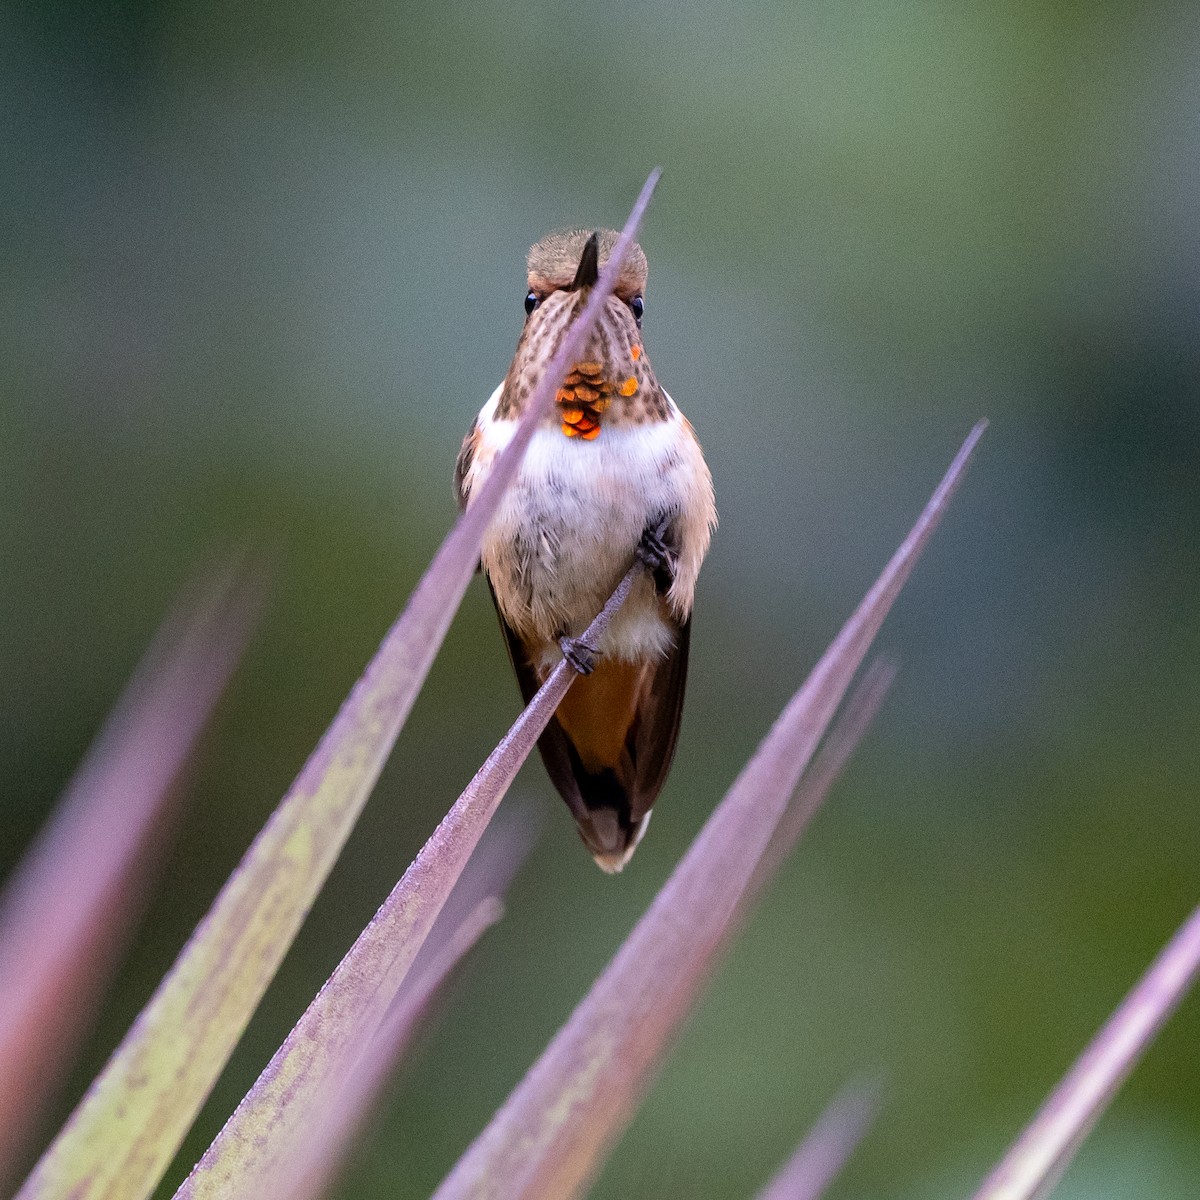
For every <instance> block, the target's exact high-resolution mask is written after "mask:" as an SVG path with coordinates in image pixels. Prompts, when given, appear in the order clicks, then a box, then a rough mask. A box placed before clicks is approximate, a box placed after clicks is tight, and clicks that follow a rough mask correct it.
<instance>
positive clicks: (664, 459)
mask: <svg viewBox="0 0 1200 1200" xmlns="http://www.w3.org/2000/svg"><path fill="white" fill-rule="evenodd" d="M506 425H507V426H509V428H508V429H504V428H503V426H506ZM511 425H512V423H511V422H492V423H491V428H490V429H489V430H488V436H487V441H488V443H490V444H489V445H488V447H487V449H488V450H490V451H491V453H490V454H487V455H486V459H487V460H488V462H489V465H490V460H491V458H492V457H494V454H495V453H497V452H498V451H499V450H500V449H501V448H502V446H503V445H504V444H507V441H508V438H509V437H510V436H511V433H512V429H511ZM677 438H678V429H677V428H676V427H675V425H674V423H673V422H661V423H657V424H654V425H641V426H633V427H630V428H617V429H613V428H608V429H604V430H603V431H602V433H601V435H600V436H599V437H598V438H596V440H595V441H591V442H588V441H584V440H582V439H579V438H567V437H565V436H564V435H563V434H562V433H561V431H559V430H558V429H557V428H545V429H540V430H538V431H537V432H536V433H535V434H534V436H533V440H532V442H531V444H530V447H529V450H528V452H527V453H526V456H525V461H524V463H523V464H522V466H521V471H520V474H519V475H518V477H517V480H516V481H515V483H514V484H513V486H512V488H511V489H510V490H509V492H508V495H507V496H506V497H505V499H504V501H503V502H502V504H501V507H500V510H499V511H498V513H497V514H496V516H495V518H494V519H493V521H492V524H491V525H490V527H489V528H488V531H487V534H486V535H485V537H484V542H483V551H482V559H483V566H484V569H485V570H486V571H487V573H488V578H489V579H490V580H491V583H492V587H493V588H494V589H495V592H496V598H497V601H498V602H499V605H500V609H501V611H502V612H503V613H504V617H505V619H506V620H507V621H508V623H509V624H510V625H511V626H512V627H513V628H514V629H515V630H516V631H517V632H518V633H519V634H521V635H522V636H523V637H525V638H526V639H531V640H537V641H539V642H542V643H543V644H544V645H545V649H546V661H547V664H548V663H549V662H551V661H553V660H554V659H556V658H557V656H558V655H557V648H556V645H555V643H556V640H557V638H558V637H559V636H560V635H561V634H564V633H566V634H570V635H572V636H575V635H578V634H580V633H582V632H583V630H584V629H585V628H586V627H587V625H588V623H589V622H590V621H591V620H592V618H593V617H594V616H595V615H596V613H597V612H599V610H600V608H601V607H602V606H603V604H604V602H605V600H607V599H608V597H609V595H610V594H611V592H612V590H613V588H614V587H615V586H616V584H617V582H618V581H619V580H620V578H621V576H622V575H623V574H624V573H625V571H626V570H628V568H629V565H630V563H631V562H632V561H633V553H634V550H635V548H636V547H637V544H638V541H639V540H640V538H641V536H642V532H643V530H644V529H645V528H646V525H647V523H648V522H649V521H650V520H652V519H655V518H657V517H659V516H661V515H663V514H667V513H677V512H678V511H679V510H680V507H681V502H682V497H681V495H680V493H679V490H678V488H677V486H675V484H674V482H673V476H674V474H675V471H674V468H675V466H676V464H677V462H678V459H679V455H678V453H677V449H676V447H677ZM481 457H483V456H481ZM477 465H479V466H482V465H483V464H482V463H479V464H477ZM479 482H480V480H479V479H474V480H472V485H473V486H475V485H477V484H478V483H479ZM675 628H676V626H675V623H674V621H672V620H671V618H670V616H669V611H668V609H667V607H666V605H665V604H664V603H663V601H661V600H660V599H659V597H658V596H657V594H656V592H655V590H654V585H653V583H652V582H651V580H650V579H649V578H646V579H643V580H642V581H640V582H639V584H638V586H637V588H636V589H635V591H634V593H633V594H632V595H631V596H630V598H629V600H628V601H627V602H626V603H625V605H624V607H623V608H622V610H621V612H620V613H619V614H618V616H617V618H616V619H615V620H614V621H613V624H612V625H611V626H610V627H609V631H608V634H607V635H606V637H605V639H604V642H603V643H602V645H601V646H600V647H599V649H600V650H601V652H602V653H604V654H606V655H608V656H610V657H614V658H621V659H625V660H637V659H644V658H646V657H648V656H651V655H661V654H664V653H665V652H666V651H667V650H668V649H669V648H670V646H671V644H672V642H673V641H674V636H675Z"/></svg>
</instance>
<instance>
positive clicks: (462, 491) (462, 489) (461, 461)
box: [454, 417, 479, 512]
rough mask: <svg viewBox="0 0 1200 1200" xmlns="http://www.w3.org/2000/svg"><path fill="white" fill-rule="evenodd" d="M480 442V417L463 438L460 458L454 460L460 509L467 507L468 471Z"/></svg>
mask: <svg viewBox="0 0 1200 1200" xmlns="http://www.w3.org/2000/svg"><path fill="white" fill-rule="evenodd" d="M478 442H479V418H478V417H476V418H475V420H474V421H472V422H471V428H470V429H468V430H467V436H466V437H465V438H463V444H462V448H461V449H460V450H459V452H458V458H456V459H455V460H454V499H455V500H456V501H457V502H458V511H459V512H462V511H463V509H465V508H466V507H467V490H466V486H465V485H466V482H467V472H468V471H469V470H470V469H471V460H472V459H473V458H474V457H475V447H476V445H477V444H478Z"/></svg>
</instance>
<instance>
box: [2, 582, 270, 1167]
mask: <svg viewBox="0 0 1200 1200" xmlns="http://www.w3.org/2000/svg"><path fill="white" fill-rule="evenodd" d="M259 599H260V588H259V587H258V586H257V582H256V581H255V580H253V579H251V578H250V577H248V576H247V575H246V574H245V573H244V572H239V571H238V570H237V569H236V568H234V567H229V568H227V569H226V570H224V571H222V572H220V573H218V574H216V575H214V576H213V578H212V579H211V580H209V581H208V582H207V584H205V585H204V586H203V587H202V588H201V589H200V591H199V593H198V594H197V595H196V596H195V597H194V598H193V599H192V600H191V601H190V602H184V603H181V604H180V605H179V606H178V608H177V610H176V611H175V613H174V614H173V615H172V616H171V617H169V618H168V619H167V620H166V621H165V622H164V623H163V625H162V626H161V628H160V629H159V632H158V634H157V635H156V637H155V640H154V643H153V644H152V646H151V648H150V649H149V650H148V651H147V653H146V655H145V656H144V658H143V659H142V662H141V663H140V664H139V666H138V669H137V671H136V672H135V674H134V676H133V678H132V679H131V680H130V682H129V684H128V685H127V687H126V688H125V690H124V692H123V693H122V695H121V698H120V699H119V700H118V702H117V704H116V706H115V707H114V709H113V711H112V713H111V714H110V715H109V718H108V720H107V721H106V723H105V726H104V728H103V730H102V731H101V732H100V735H99V736H98V737H97V739H96V741H95V742H94V743H93V745H92V747H91V749H90V750H89V751H88V753H87V756H86V758H85V759H84V761H83V763H82V764H81V765H80V768H79V770H78V771H77V772H76V774H75V776H74V778H73V779H72V780H71V782H70V783H69V784H68V785H67V789H66V791H65V793H64V794H63V797H62V799H61V800H60V801H59V804H58V807H57V808H56V810H55V812H54V814H53V816H52V817H51V820H50V822H49V824H48V825H47V827H46V828H45V829H44V830H43V831H42V833H41V835H40V836H39V838H38V840H37V841H36V842H35V844H34V845H33V847H32V848H31V849H30V851H29V852H28V853H27V855H26V857H25V859H24V860H23V861H22V863H21V864H20V866H19V867H18V869H17V871H16V873H15V875H14V877H13V878H12V880H11V881H10V882H9V884H8V885H7V887H6V888H5V891H4V893H3V895H2V896H0V979H3V980H4V986H3V987H2V988H0V1188H2V1187H3V1184H4V1181H5V1180H7V1179H9V1178H11V1175H12V1172H13V1171H14V1169H15V1168H16V1166H17V1163H18V1160H19V1158H20V1156H21V1154H22V1153H23V1152H24V1151H25V1150H27V1149H28V1147H29V1142H30V1140H31V1137H32V1135H33V1132H34V1130H35V1129H36V1125H37V1122H38V1120H39V1118H40V1117H41V1115H42V1112H43V1110H44V1107H45V1105H46V1103H47V1101H48V1100H49V1098H50V1096H51V1095H52V1094H53V1092H54V1090H55V1088H56V1087H57V1085H58V1084H59V1083H60V1082H61V1079H62V1076H63V1074H64V1072H65V1069H66V1068H67V1067H68V1066H69V1065H70V1063H71V1061H72V1059H73V1058H74V1056H75V1052H76V1050H77V1049H78V1048H79V1045H80V1042H81V1041H82V1039H83V1036H84V1034H85V1033H86V1032H87V1029H88V1027H89V1026H90V1024H91V1020H92V1017H93V1015H94V1013H95V1010H96V1008H97V1006H98V1004H99V1001H100V998H101V996H102V994H103V992H104V990H105V988H106V985H107V983H108V981H109V979H110V977H111V976H112V974H113V972H114V971H115V969H116V966H117V963H118V961H119V959H120V956H121V954H122V951H123V950H124V948H125V945H126V943H127V941H128V940H129V938H130V937H131V936H132V932H133V929H134V928H135V927H136V924H137V922H138V919H139V918H140V916H141V913H142V909H143V907H144V903H145V901H146V899H147V892H148V890H149V883H150V880H151V877H152V876H153V875H154V874H155V871H156V869H157V868H158V867H159V866H160V865H161V862H162V859H163V857H164V855H165V851H166V848H167V845H168V844H169V837H168V836H166V834H167V828H168V827H169V825H170V815H171V811H170V810H171V809H172V808H173V807H174V805H173V803H172V800H173V799H174V790H175V784H176V781H177V780H178V778H179V776H180V773H181V771H182V770H183V768H184V765H185V763H186V761H187V759H188V758H189V756H190V754H191V752H192V750H193V748H194V747H195V745H196V742H197V740H198V738H199V737H200V734H201V732H202V730H203V729H204V726H205V725H206V724H207V722H208V719H209V717H210V716H211V714H212V711H213V709H214V708H215V706H216V704H217V701H218V700H219V699H220V697H221V695H222V693H223V692H224V690H225V687H226V685H227V684H228V682H229V679H230V677H231V676H232V674H233V671H234V669H235V668H236V666H237V664H238V662H239V661H240V659H241V656H242V651H243V650H244V649H245V646H246V642H247V641H248V640H249V637H250V634H251V632H252V630H253V628H254V625H255V623H256V617H257V612H258V608H259Z"/></svg>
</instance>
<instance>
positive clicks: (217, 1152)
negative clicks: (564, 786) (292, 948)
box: [175, 563, 644, 1200]
mask: <svg viewBox="0 0 1200 1200" xmlns="http://www.w3.org/2000/svg"><path fill="white" fill-rule="evenodd" d="M643 569H644V568H643V567H642V566H641V564H640V563H635V564H634V565H633V566H632V567H630V569H629V571H628V572H627V573H626V575H625V577H624V578H623V579H622V580H621V582H620V583H619V584H618V585H617V588H616V590H615V591H614V592H613V594H612V595H611V596H610V597H609V599H608V602H607V603H606V604H605V606H604V609H603V610H602V611H601V613H600V614H599V615H598V616H597V617H596V619H595V620H594V621H593V622H592V623H591V625H589V626H588V628H587V630H586V631H585V632H584V634H583V637H584V640H585V641H586V642H588V643H589V644H591V645H595V644H596V643H597V642H598V641H599V640H600V638H601V637H602V636H603V634H604V631H605V629H607V627H608V624H609V622H610V621H611V620H612V618H613V616H615V614H616V612H617V610H618V609H619V608H620V607H621V605H622V604H623V603H624V602H625V600H626V598H627V597H628V595H629V592H630V591H631V589H632V587H633V585H634V583H635V582H636V580H637V579H638V577H639V576H640V574H641V572H642V570H643ZM575 678H576V675H575V672H574V670H573V669H572V668H571V667H570V666H569V665H568V663H567V662H566V660H565V659H564V660H562V661H560V662H559V663H558V665H557V666H556V667H555V668H554V670H553V671H552V672H551V673H550V676H549V678H548V679H547V680H546V682H545V683H544V684H543V685H542V686H541V688H540V689H539V690H538V692H537V694H536V695H535V696H534V697H533V699H532V700H531V701H530V702H529V704H528V705H527V706H526V707H525V709H524V710H523V711H522V713H521V715H520V716H519V717H518V718H517V720H516V722H515V723H514V724H513V726H512V728H511V729H510V730H509V731H508V733H507V734H505V736H504V737H503V738H502V739H501V741H500V744H499V745H498V746H497V747H496V749H495V750H493V751H492V753H491V754H490V755H489V756H488V758H487V761H486V762H485V763H484V764H483V766H482V767H480V768H479V770H478V771H477V772H476V773H475V776H474V778H473V779H472V780H471V782H470V783H469V784H468V785H467V787H466V788H465V789H464V790H463V792H462V794H461V795H460V796H459V798H458V799H457V800H456V801H455V803H454V806H453V807H452V808H451V809H450V811H449V813H447V814H446V816H445V818H444V819H443V820H442V823H441V824H440V825H439V826H438V827H437V829H436V830H434V832H433V834H432V835H431V836H430V838H429V840H428V841H427V842H426V843H425V845H424V846H423V847H422V848H421V851H420V853H419V854H418V855H417V857H416V859H415V860H414V861H413V862H412V864H411V865H410V866H409V868H408V870H407V871H405V872H404V876H403V878H402V879H401V880H400V882H399V883H398V884H396V886H395V887H394V888H393V889H392V891H391V894H390V895H389V896H388V898H387V899H386V900H385V901H384V902H383V904H382V905H380V907H379V911H378V912H377V913H376V914H375V916H374V917H372V918H371V921H370V923H369V924H368V925H367V927H366V929H364V930H363V932H362V933H361V934H359V936H358V939H357V940H356V941H355V943H354V945H353V946H352V947H351V948H350V950H349V951H348V952H347V954H346V956H345V958H343V959H342V961H341V962H340V963H339V964H338V966H337V968H336V970H335V971H334V972H333V974H332V975H331V976H330V977H329V979H328V980H327V981H326V983H325V986H324V987H323V988H322V989H321V991H320V992H319V993H318V994H317V996H316V998H315V999H314V1000H313V1001H312V1003H311V1004H310V1005H309V1006H308V1008H307V1010H306V1011H305V1013H304V1015H303V1016H302V1017H301V1018H300V1020H299V1021H297V1023H296V1025H295V1027H294V1028H293V1029H292V1031H291V1032H290V1033H289V1034H288V1036H287V1038H286V1039H285V1040H284V1043H283V1045H282V1046H280V1048H279V1049H278V1050H277V1051H276V1052H275V1054H274V1056H273V1057H272V1059H271V1061H270V1063H268V1064H267V1066H266V1068H265V1069H264V1070H263V1072H262V1074H261V1075H260V1076H259V1077H258V1079H257V1080H256V1081H255V1084H254V1086H253V1087H252V1088H251V1089H250V1091H249V1092H248V1093H247V1094H246V1096H245V1097H244V1098H243V1100H242V1102H241V1104H239V1105H238V1107H237V1109H236V1111H235V1112H234V1114H233V1116H232V1117H230V1118H229V1120H228V1121H227V1122H226V1123H225V1126H224V1128H223V1129H222V1130H221V1132H220V1133H219V1134H218V1135H217V1136H216V1138H214V1139H213V1142H212V1144H211V1145H210V1146H209V1147H208V1149H207V1150H206V1151H205V1152H204V1156H203V1157H202V1158H201V1159H200V1161H199V1162H198V1163H197V1164H196V1166H195V1168H194V1169H193V1170H192V1173H191V1174H190V1175H189V1176H188V1177H187V1179H186V1180H184V1182H183V1183H182V1184H181V1185H180V1187H179V1190H178V1191H177V1192H176V1193H175V1200H215V1198H216V1197H229V1196H233V1195H241V1194H243V1193H245V1192H246V1191H247V1189H249V1191H250V1192H251V1193H252V1192H253V1191H254V1188H255V1187H256V1186H257V1184H256V1181H257V1180H261V1179H266V1178H269V1177H270V1176H271V1174H272V1172H273V1171H275V1170H276V1169H278V1166H279V1163H280V1162H281V1159H282V1158H283V1156H284V1155H285V1154H286V1152H287V1144H288V1138H289V1135H290V1130H292V1129H294V1128H296V1127H302V1126H303V1125H304V1124H305V1123H306V1122H308V1121H310V1120H313V1119H315V1118H316V1114H317V1113H318V1112H319V1109H320V1105H321V1101H322V1098H323V1097H324V1096H325V1095H326V1094H327V1093H328V1091H329V1090H330V1088H331V1087H337V1086H338V1085H339V1082H340V1079H341V1077H342V1076H343V1075H344V1073H345V1070H346V1064H347V1063H348V1062H350V1061H352V1060H353V1058H354V1055H355V1052H356V1051H355V1048H356V1047H357V1046H359V1045H361V1044H362V1041H363V1039H364V1038H369V1037H371V1036H373V1034H374V1031H375V1030H376V1029H377V1028H378V1026H379V1023H380V1022H381V1021H382V1020H383V1019H384V1014H385V1012H386V1010H387V1006H388V1005H389V1004H390V1002H391V1001H390V997H392V996H394V995H395V994H396V992H397V990H398V989H399V988H400V987H401V985H402V984H404V982H405V981H406V976H407V974H408V971H409V969H410V967H411V966H412V963H413V960H414V956H415V955H416V953H417V951H418V950H419V949H420V948H421V947H422V944H423V943H424V942H425V939H426V938H427V936H428V934H429V931H430V929H431V928H432V927H433V925H434V922H435V921H436V920H437V918H438V917H439V915H440V914H441V912H442V911H443V906H444V905H445V904H446V903H447V901H448V898H449V897H451V896H452V894H453V891H454V890H455V887H456V884H457V881H458V879H459V876H460V875H461V873H462V872H463V870H464V868H465V867H466V865H467V861H468V859H469V858H470V856H471V854H472V852H473V851H474V849H475V846H476V845H477V843H478V841H479V839H480V837H481V836H482V834H483V832H484V830H485V829H486V828H487V826H488V822H489V821H490V820H491V818H492V815H493V813H495V811H496V807H497V805H499V803H500V801H501V800H502V799H503V797H504V794H505V793H506V792H507V790H508V788H509V786H510V785H511V783H512V781H513V779H515V778H516V774H517V772H518V771H519V770H520V769H521V765H522V764H523V763H524V761H525V759H526V758H527V757H528V756H529V754H530V752H531V751H532V750H533V747H534V746H535V745H536V743H537V739H538V737H539V735H540V734H541V732H542V730H543V729H545V727H546V723H547V722H548V721H549V720H550V717H551V716H552V715H553V714H554V711H555V710H556V709H557V708H558V705H559V702H560V701H561V700H562V698H563V696H565V695H566V692H567V689H568V688H569V687H570V685H571V683H572V681H573V680H574V679H575Z"/></svg>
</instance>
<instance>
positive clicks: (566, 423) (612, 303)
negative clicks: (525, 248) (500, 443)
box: [496, 229, 668, 441]
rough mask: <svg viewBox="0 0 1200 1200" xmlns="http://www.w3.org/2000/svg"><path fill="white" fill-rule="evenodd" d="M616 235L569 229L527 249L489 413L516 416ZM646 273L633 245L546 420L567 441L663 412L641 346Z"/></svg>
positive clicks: (660, 396) (658, 416)
mask: <svg viewBox="0 0 1200 1200" xmlns="http://www.w3.org/2000/svg"><path fill="white" fill-rule="evenodd" d="M617 237H618V234H617V233H616V232H615V231H613V230H611V229H597V230H594V231H592V230H586V229H574V230H569V231H567V232H565V233H552V234H550V235H549V236H548V237H545V238H543V239H542V240H541V241H540V242H538V243H537V244H536V245H534V246H533V247H532V248H531V249H530V251H529V257H528V260H527V265H528V272H529V273H528V282H529V291H528V293H527V295H526V296H525V328H524V329H523V330H522V332H521V338H520V341H519V342H518V343H517V352H516V355H515V356H514V357H513V361H512V366H511V367H509V370H508V375H507V376H506V378H505V381H504V391H503V393H502V395H501V398H500V402H499V404H498V406H497V411H496V415H497V416H500V417H516V416H519V415H520V413H521V412H522V411H523V409H524V407H525V404H526V403H527V402H528V399H529V396H530V395H531V394H532V392H533V389H534V388H535V387H536V386H537V383H538V381H539V380H540V379H541V376H542V373H543V372H544V371H545V369H546V366H547V364H548V363H549V361H550V359H551V358H552V357H553V355H554V352H555V351H556V350H557V349H558V346H559V343H560V342H561V341H562V338H563V336H564V334H565V333H566V331H567V330H568V329H569V328H570V326H571V323H572V322H573V321H574V320H575V319H576V318H577V317H578V316H579V314H580V313H581V312H582V311H583V306H584V304H585V303H586V302H587V298H588V295H589V294H590V289H591V288H592V286H593V285H594V284H595V283H596V280H597V279H598V278H599V275H600V271H601V270H602V268H603V267H604V265H605V263H607V262H608V259H609V256H610V255H611V254H612V251H613V247H614V246H615V245H616V244H617ZM646 275H647V267H646V255H645V254H644V253H643V252H642V248H641V247H640V246H639V245H637V244H636V243H635V244H634V245H633V246H631V247H630V248H629V252H628V254H626V256H625V261H624V263H623V264H622V266H621V273H620V275H619V276H618V278H617V285H616V288H615V289H614V291H613V294H612V295H611V296H610V297H609V298H608V300H607V302H606V303H605V306H604V312H603V313H602V314H601V317H600V320H599V321H598V322H597V323H596V326H595V328H594V329H593V331H592V334H591V337H590V338H589V340H588V345H587V348H586V349H585V351H584V353H583V356H582V357H581V358H580V360H579V362H577V363H575V364H574V365H573V366H572V368H571V370H570V372H569V373H568V374H567V378H566V379H565V380H564V382H563V384H562V386H561V387H560V388H559V390H558V393H557V397H556V399H557V404H556V411H555V413H554V415H553V421H554V423H555V424H559V425H561V428H562V431H563V433H564V434H565V435H566V436H567V437H578V438H582V439H584V440H585V441H593V440H594V439H595V438H597V437H598V436H599V434H600V428H601V424H604V425H618V424H626V423H634V424H636V423H641V422H645V421H651V420H662V419H663V418H664V417H665V416H666V415H667V403H668V402H667V398H666V395H665V394H664V393H663V390H662V389H661V388H660V387H659V386H658V381H657V380H656V379H655V377H654V372H653V370H652V369H651V367H650V361H649V359H648V358H647V357H646V352H645V347H644V346H643V344H642V331H641V326H642V314H643V312H644V311H645V290H646Z"/></svg>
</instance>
